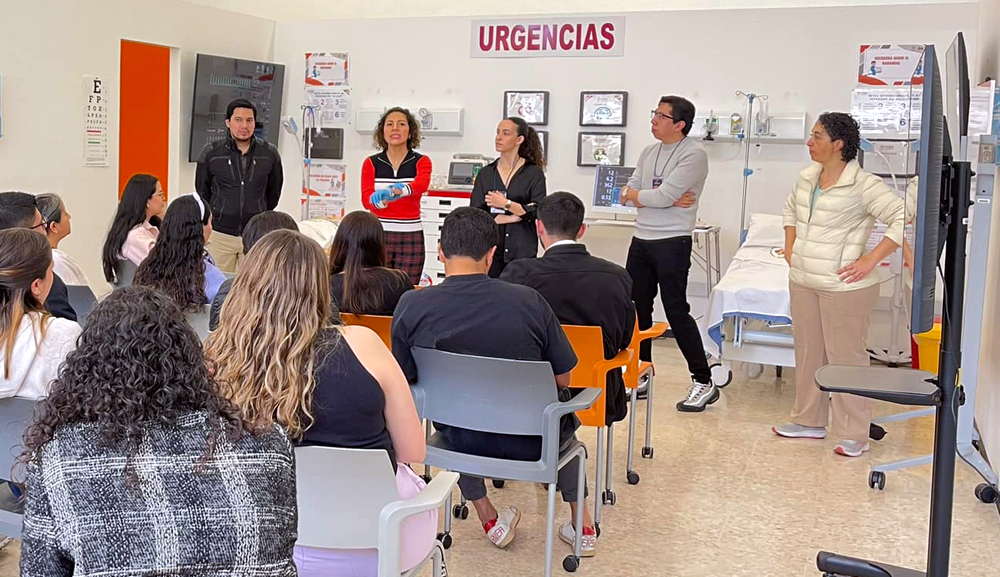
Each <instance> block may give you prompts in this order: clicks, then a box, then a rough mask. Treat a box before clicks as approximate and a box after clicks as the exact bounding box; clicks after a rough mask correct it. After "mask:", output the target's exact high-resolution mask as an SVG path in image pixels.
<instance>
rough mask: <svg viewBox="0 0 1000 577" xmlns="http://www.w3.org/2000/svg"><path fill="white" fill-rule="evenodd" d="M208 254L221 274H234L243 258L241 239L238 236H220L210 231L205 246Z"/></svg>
mask: <svg viewBox="0 0 1000 577" xmlns="http://www.w3.org/2000/svg"><path fill="white" fill-rule="evenodd" d="M205 248H207V249H208V254H210V255H212V258H213V259H214V260H215V266H217V267H219V270H221V271H222V272H228V273H230V274H235V273H236V269H237V268H239V266H240V260H241V259H242V258H243V239H242V238H240V237H238V236H230V235H228V234H222V233H221V232H219V231H212V236H210V237H209V238H208V244H207V245H206V246H205Z"/></svg>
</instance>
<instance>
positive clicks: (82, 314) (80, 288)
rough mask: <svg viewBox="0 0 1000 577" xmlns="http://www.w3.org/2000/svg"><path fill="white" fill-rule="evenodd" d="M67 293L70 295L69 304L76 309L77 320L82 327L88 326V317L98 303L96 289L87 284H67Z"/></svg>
mask: <svg viewBox="0 0 1000 577" xmlns="http://www.w3.org/2000/svg"><path fill="white" fill-rule="evenodd" d="M66 293H67V295H68V296H69V306H71V307H73V310H74V311H76V322H77V323H78V324H79V325H80V326H81V327H82V326H86V324H87V317H88V316H89V315H90V311H92V310H93V309H94V305H95V304H97V297H96V296H94V291H92V290H90V287H89V286H86V285H66Z"/></svg>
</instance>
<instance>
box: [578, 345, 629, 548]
mask: <svg viewBox="0 0 1000 577" xmlns="http://www.w3.org/2000/svg"><path fill="white" fill-rule="evenodd" d="M562 328H563V332H565V333H566V337H567V338H568V339H569V343H570V345H571V346H572V347H573V352H575V353H576V358H577V363H576V368H574V369H573V371H572V372H571V373H570V387H572V388H595V389H602V390H604V389H605V387H606V386H607V378H608V371H613V370H619V369H621V368H622V367H625V366H627V365H628V363H629V362H630V361H631V360H632V357H633V356H634V354H633V352H632V350H631V349H626V350H624V351H622V352H620V353H618V355H616V356H615V357H614V358H612V359H605V358H604V338H603V336H602V333H601V327H593V326H579V325H563V326H562ZM606 402H607V395H606V394H605V395H601V396H600V398H598V400H597V402H596V403H594V405H593V406H592V407H591V408H589V409H587V410H585V411H577V413H576V416H577V417H579V419H580V422H581V424H583V425H584V426H586V427H597V468H596V471H597V475H596V477H595V478H596V481H595V483H596V490H595V495H594V525H595V527H597V528H598V531H599V530H600V522H601V505H602V504H604V501H605V498H604V497H605V493H604V492H603V491H602V490H601V488H602V485H601V478H602V476H605V475H603V473H604V458H605V453H606V451H605V449H604V436H605V429H606V428H607V427H606V419H607V417H606V409H605V405H606ZM608 432H610V431H608ZM607 455H608V461H609V462H610V444H609V445H608V451H607ZM598 495H600V497H598ZM608 504H611V505H614V499H613V498H612V500H611V501H610V502H609V503H608Z"/></svg>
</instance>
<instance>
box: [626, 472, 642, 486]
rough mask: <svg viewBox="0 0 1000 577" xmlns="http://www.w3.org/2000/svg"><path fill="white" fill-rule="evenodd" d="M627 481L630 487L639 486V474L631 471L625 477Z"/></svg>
mask: <svg viewBox="0 0 1000 577" xmlns="http://www.w3.org/2000/svg"><path fill="white" fill-rule="evenodd" d="M625 479H626V480H627V481H628V484H629V485H638V484H639V473H636V472H635V471H629V472H628V474H627V475H625Z"/></svg>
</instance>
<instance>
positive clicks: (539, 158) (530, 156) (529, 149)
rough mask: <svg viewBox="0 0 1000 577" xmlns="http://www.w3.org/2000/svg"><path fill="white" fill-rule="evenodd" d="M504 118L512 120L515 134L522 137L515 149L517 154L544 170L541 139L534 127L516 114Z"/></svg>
mask: <svg viewBox="0 0 1000 577" xmlns="http://www.w3.org/2000/svg"><path fill="white" fill-rule="evenodd" d="M504 120H509V121H511V122H513V123H514V126H516V127H517V135H518V136H523V137H524V140H523V141H521V146H520V147H518V149H517V154H518V156H520V157H521V158H523V159H524V160H525V161H527V162H529V163H531V164H534V165H536V166H538V168H541V169H542V170H545V152H543V151H542V139H541V137H540V136H538V131H537V130H535V127H534V126H531V125H530V124H528V123H527V122H526V121H525V120H524V119H523V118H520V117H518V116H509V117H507V118H505V119H504Z"/></svg>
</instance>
